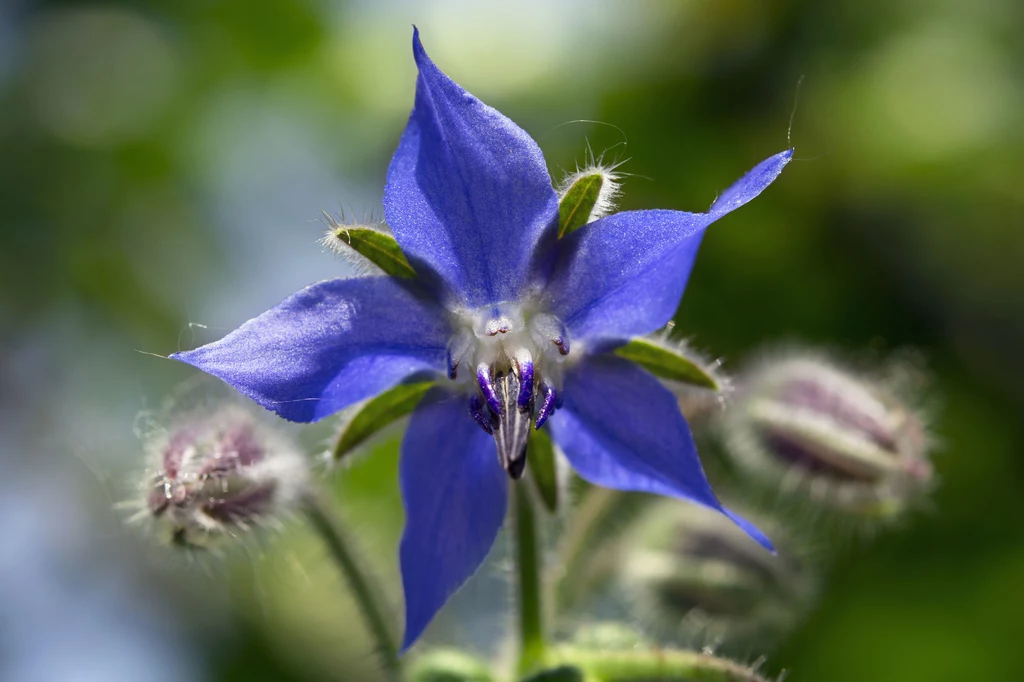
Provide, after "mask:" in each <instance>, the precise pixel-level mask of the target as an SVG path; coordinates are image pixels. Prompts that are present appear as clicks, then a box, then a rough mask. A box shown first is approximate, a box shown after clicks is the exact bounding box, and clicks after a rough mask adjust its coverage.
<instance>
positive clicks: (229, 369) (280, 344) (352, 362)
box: [171, 277, 450, 422]
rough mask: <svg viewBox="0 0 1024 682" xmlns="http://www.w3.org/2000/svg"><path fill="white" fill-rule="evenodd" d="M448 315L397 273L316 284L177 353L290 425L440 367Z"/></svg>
mask: <svg viewBox="0 0 1024 682" xmlns="http://www.w3.org/2000/svg"><path fill="white" fill-rule="evenodd" d="M449 334H450V331H449V327H448V323H447V321H446V317H445V314H444V312H443V311H441V310H440V309H439V308H437V306H436V305H434V304H432V303H426V302H423V301H421V300H419V299H417V298H415V297H414V296H412V295H411V294H410V293H409V292H408V291H406V290H405V289H404V288H402V287H401V286H399V285H397V284H396V283H395V281H394V280H392V279H391V278H390V277H363V278H356V279H335V280H330V281H326V282H320V283H318V284H314V285H312V286H309V287H307V288H305V289H303V290H302V291H299V292H298V293H296V294H293V295H292V296H291V297H289V298H287V299H285V301H284V302H282V303H281V304H280V305H278V306H276V307H274V308H271V309H270V310H268V311H267V312H265V313H263V314H262V315H260V316H259V317H256V318H253V319H251V320H249V321H248V322H246V323H245V324H243V325H242V326H241V327H239V328H238V329H236V330H235V331H233V332H231V333H230V334H228V335H227V336H225V337H224V338H223V339H221V340H220V341H215V342H213V343H211V344H209V345H206V346H202V347H201V348H196V349H195V350H191V351H186V352H183V353H175V354H174V355H172V356H171V357H172V358H174V359H175V360H180V361H182V362H186V363H188V364H190V365H193V366H195V367H198V368H199V369H201V370H203V371H204V372H207V373H209V374H212V375H214V376H216V377H219V378H221V379H223V380H224V381H226V382H227V383H228V384H230V385H231V386H233V387H234V388H235V389H237V390H238V391H239V392H240V393H242V394H243V395H246V396H248V397H250V398H252V399H253V400H255V401H256V402H257V403H259V404H260V405H262V406H264V407H266V408H267V409H270V410H273V411H274V412H277V413H278V414H279V415H281V416H282V417H284V418H285V419H290V420H292V421H299V422H309V421H316V420H317V419H320V418H322V417H326V416H327V415H330V414H333V413H335V412H337V411H338V410H340V409H342V408H344V407H347V406H348V405H351V404H352V403H354V402H356V401H359V400H362V399H364V398H369V397H371V396H374V395H376V394H378V393H380V392H381V391H384V390H386V389H388V388H390V387H392V386H394V385H395V384H397V383H399V382H400V381H402V379H404V378H406V377H408V376H409V375H410V374H413V373H416V372H420V371H425V370H437V371H439V370H441V369H442V368H443V367H444V363H445V360H444V358H445V348H446V345H447V342H448V336H449Z"/></svg>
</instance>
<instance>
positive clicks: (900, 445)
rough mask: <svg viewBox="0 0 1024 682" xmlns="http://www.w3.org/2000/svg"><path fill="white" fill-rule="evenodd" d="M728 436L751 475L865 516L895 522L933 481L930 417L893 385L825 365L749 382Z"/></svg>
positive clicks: (780, 361)
mask: <svg viewBox="0 0 1024 682" xmlns="http://www.w3.org/2000/svg"><path fill="white" fill-rule="evenodd" d="M722 427H723V429H722V430H723V434H724V438H725V443H726V449H727V450H728V453H729V455H730V457H731V458H732V459H733V460H734V461H735V464H736V465H737V466H738V467H739V468H740V469H741V470H743V471H745V472H746V473H748V474H752V475H753V477H754V478H755V479H757V480H760V481H764V482H767V483H768V484H769V485H771V486H772V487H773V488H775V489H781V490H784V491H785V492H786V493H791V492H797V493H802V494H803V495H805V496H809V497H810V498H811V499H813V500H815V501H820V502H822V503H825V504H827V505H828V506H830V507H832V508H836V509H839V510H841V511H843V512H845V513H850V514H854V515H856V516H861V517H865V518H876V517H890V516H893V515H894V514H896V513H898V512H899V511H901V510H902V509H904V508H905V507H906V504H907V502H908V501H910V500H911V499H912V497H913V495H914V494H915V493H917V492H919V491H920V490H921V489H923V488H926V487H927V485H928V484H929V483H930V481H931V478H932V466H931V463H930V462H929V460H928V457H927V456H928V448H929V444H930V438H929V435H928V432H927V430H926V428H925V424H924V422H923V420H922V418H921V417H920V415H918V414H917V413H916V412H915V411H914V410H912V409H911V408H910V407H909V406H908V405H907V404H906V403H905V402H903V401H901V400H900V399H899V398H898V397H897V396H896V395H895V393H894V392H893V391H892V390H890V389H889V388H888V387H887V386H885V385H884V383H883V382H881V381H876V380H872V379H869V378H868V377H865V376H859V375H857V374H855V373H853V372H851V371H848V370H845V369H842V368H840V367H837V366H835V365H834V364H832V363H830V362H827V361H825V360H823V359H821V358H820V357H815V356H807V355H805V354H793V355H789V356H785V357H777V358H774V359H771V360H769V361H765V362H762V363H761V364H760V365H759V366H756V367H755V368H753V370H752V371H750V372H748V373H745V374H744V375H742V376H741V377H740V378H739V379H738V381H737V391H736V399H735V400H734V402H733V404H732V406H731V408H730V409H729V410H728V411H726V413H725V415H724V417H723V422H722Z"/></svg>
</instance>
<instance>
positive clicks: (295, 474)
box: [140, 404, 309, 548]
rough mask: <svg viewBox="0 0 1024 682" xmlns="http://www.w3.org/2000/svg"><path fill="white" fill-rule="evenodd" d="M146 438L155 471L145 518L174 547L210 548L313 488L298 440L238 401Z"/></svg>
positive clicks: (181, 419) (263, 522) (269, 518)
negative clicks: (293, 440) (255, 415)
mask: <svg viewBox="0 0 1024 682" xmlns="http://www.w3.org/2000/svg"><path fill="white" fill-rule="evenodd" d="M146 438H147V442H146V448H147V450H148V451H149V455H150V457H151V458H152V459H153V461H154V465H153V466H154V470H155V471H154V473H152V474H151V475H150V476H149V477H148V478H147V480H146V486H145V493H144V500H143V507H144V508H143V511H142V512H141V514H140V516H142V517H145V518H148V519H150V520H151V521H152V522H153V523H154V525H155V526H156V527H158V528H160V529H161V531H162V532H163V533H166V535H167V537H168V538H169V539H170V541H171V542H172V543H173V544H176V545H181V546H186V547H196V548H205V547H209V546H210V545H211V544H213V543H214V542H216V541H217V540H219V539H221V538H223V537H224V536H236V535H238V533H239V532H241V531H246V530H249V529H251V528H254V527H257V526H267V525H268V524H270V523H272V522H274V521H275V520H278V519H280V518H281V517H283V516H285V515H287V514H288V513H289V512H290V511H292V510H293V509H294V508H295V506H296V505H297V503H298V502H299V501H300V499H301V498H302V496H303V495H304V494H305V493H306V492H307V490H308V486H309V473H308V469H307V467H306V463H305V461H304V460H303V458H302V456H301V455H300V454H299V453H298V451H297V450H296V448H295V447H294V446H293V445H292V443H290V442H289V441H288V439H287V438H285V437H284V436H283V435H282V434H280V433H279V432H277V431H276V430H274V429H272V428H270V427H268V426H265V425H263V424H262V423H259V422H258V421H257V420H256V418H255V417H254V416H253V415H252V414H251V413H250V412H249V411H247V410H245V409H243V408H241V407H239V406H237V405H234V404H227V405H223V406H220V407H217V408H215V409H212V410H205V411H195V412H190V413H185V414H181V415H178V416H174V417H172V418H171V421H170V423H169V424H168V425H167V426H164V427H158V428H155V429H153V430H152V433H150V434H148V435H147V436H146Z"/></svg>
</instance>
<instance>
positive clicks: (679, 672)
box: [552, 647, 767, 682]
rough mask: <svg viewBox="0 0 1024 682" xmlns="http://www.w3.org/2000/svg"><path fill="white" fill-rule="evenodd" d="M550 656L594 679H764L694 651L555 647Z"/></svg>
mask: <svg viewBox="0 0 1024 682" xmlns="http://www.w3.org/2000/svg"><path fill="white" fill-rule="evenodd" d="M552 658H553V660H555V661H557V662H558V663H564V664H569V665H572V666H574V667H576V668H577V669H579V670H580V671H581V672H583V673H584V676H585V677H584V679H586V680H588V682H589V681H591V680H593V681H594V682H670V681H671V680H679V681H680V682H682V681H683V680H686V681H687V682H767V680H766V679H765V678H764V677H762V676H761V675H759V674H758V673H757V670H756V669H755V668H753V667H750V666H746V665H741V664H739V663H734V662H732V661H729V660H726V659H724V658H716V657H714V656H709V655H707V654H701V653H697V652H695V651H678V650H671V649H656V650H650V651H637V650H631V651H583V650H580V649H574V648H571V647H563V648H560V649H558V650H556V651H555V652H554V654H553V657H552Z"/></svg>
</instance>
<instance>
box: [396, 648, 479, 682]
mask: <svg viewBox="0 0 1024 682" xmlns="http://www.w3.org/2000/svg"><path fill="white" fill-rule="evenodd" d="M405 679H406V680H408V681H409V682H494V674H493V673H492V672H491V669H490V667H489V666H488V665H487V663H486V662H485V661H482V660H480V659H479V658H476V657H475V656H473V655H471V654H469V653H467V652H465V651H461V650H459V649H434V650H433V651H430V652H428V653H426V654H423V655H422V656H419V657H417V658H416V659H415V661H413V664H412V665H411V666H410V668H409V671H408V673H407V674H406V675H405Z"/></svg>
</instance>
